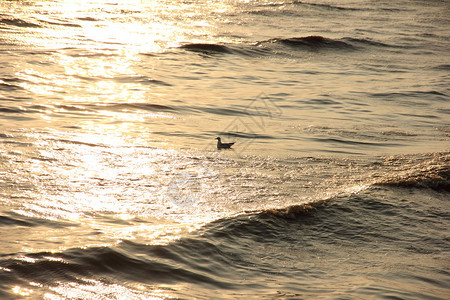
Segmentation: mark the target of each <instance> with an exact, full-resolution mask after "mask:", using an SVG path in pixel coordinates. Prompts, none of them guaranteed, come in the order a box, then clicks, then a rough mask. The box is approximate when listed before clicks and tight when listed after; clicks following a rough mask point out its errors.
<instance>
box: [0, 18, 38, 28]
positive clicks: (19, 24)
mask: <svg viewBox="0 0 450 300" xmlns="http://www.w3.org/2000/svg"><path fill="white" fill-rule="evenodd" d="M0 24H6V25H11V26H16V27H29V28H39V27H42V26H41V25H38V24H35V23H32V22H28V21H24V20H21V19H0Z"/></svg>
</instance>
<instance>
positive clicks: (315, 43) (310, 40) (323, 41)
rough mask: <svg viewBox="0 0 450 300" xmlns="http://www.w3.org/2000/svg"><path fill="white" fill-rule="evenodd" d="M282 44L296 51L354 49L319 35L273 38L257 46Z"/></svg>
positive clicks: (344, 43)
mask: <svg viewBox="0 0 450 300" xmlns="http://www.w3.org/2000/svg"><path fill="white" fill-rule="evenodd" d="M270 44H280V45H284V46H289V47H291V48H296V49H305V50H318V49H354V48H355V47H354V46H353V45H351V44H350V43H347V42H344V41H340V40H335V39H330V38H325V37H323V36H319V35H312V36H306V37H293V38H273V39H270V40H267V41H262V42H258V43H257V46H262V45H270Z"/></svg>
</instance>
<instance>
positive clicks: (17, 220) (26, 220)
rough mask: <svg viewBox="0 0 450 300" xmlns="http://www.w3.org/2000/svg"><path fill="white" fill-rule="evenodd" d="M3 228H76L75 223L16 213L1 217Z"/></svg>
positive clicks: (0, 221)
mask: <svg viewBox="0 0 450 300" xmlns="http://www.w3.org/2000/svg"><path fill="white" fill-rule="evenodd" d="M1 226H11V227H15V226H22V227H38V226H43V227H50V228H65V227H76V226H78V225H77V224H75V223H69V222H64V221H52V220H48V219H44V218H34V217H28V216H24V215H20V214H17V213H14V212H9V213H8V215H0V227H1Z"/></svg>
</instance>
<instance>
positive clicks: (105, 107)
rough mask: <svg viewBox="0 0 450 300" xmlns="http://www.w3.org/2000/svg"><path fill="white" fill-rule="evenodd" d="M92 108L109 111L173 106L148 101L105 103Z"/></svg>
mask: <svg viewBox="0 0 450 300" xmlns="http://www.w3.org/2000/svg"><path fill="white" fill-rule="evenodd" d="M91 108H92V109H97V110H98V109H102V110H111V111H125V110H147V111H168V110H169V111H172V110H173V108H172V107H170V106H167V105H161V104H150V103H107V104H99V105H92V106H91Z"/></svg>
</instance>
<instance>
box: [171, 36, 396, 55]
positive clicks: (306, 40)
mask: <svg viewBox="0 0 450 300" xmlns="http://www.w3.org/2000/svg"><path fill="white" fill-rule="evenodd" d="M371 47H377V48H379V47H385V48H388V47H394V48H395V47H397V46H395V45H389V44H386V43H382V42H378V41H374V40H371V39H361V38H351V37H345V38H341V39H333V38H327V37H323V36H320V35H312V36H304V37H290V38H271V39H268V40H264V41H258V42H256V43H251V44H227V45H224V44H205V43H192V44H186V45H182V46H180V47H178V48H179V49H183V50H187V51H193V52H198V53H201V54H206V55H213V54H224V55H226V54H234V55H241V56H250V57H258V56H267V55H292V54H293V53H295V51H313V52H317V51H323V50H328V51H357V50H362V49H366V48H371ZM280 50H284V51H281V52H280ZM286 51H287V52H286Z"/></svg>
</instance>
